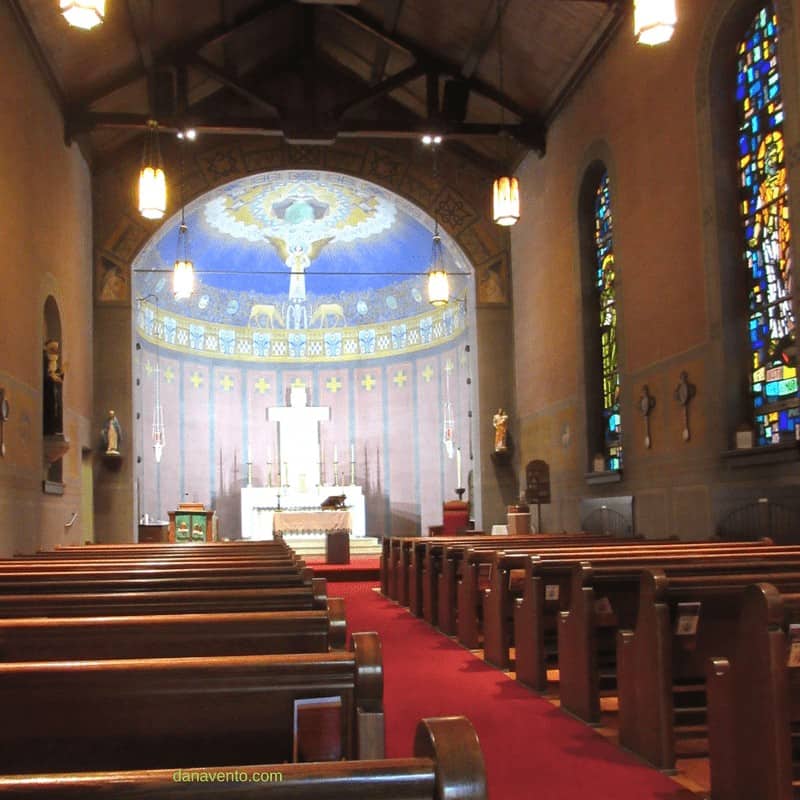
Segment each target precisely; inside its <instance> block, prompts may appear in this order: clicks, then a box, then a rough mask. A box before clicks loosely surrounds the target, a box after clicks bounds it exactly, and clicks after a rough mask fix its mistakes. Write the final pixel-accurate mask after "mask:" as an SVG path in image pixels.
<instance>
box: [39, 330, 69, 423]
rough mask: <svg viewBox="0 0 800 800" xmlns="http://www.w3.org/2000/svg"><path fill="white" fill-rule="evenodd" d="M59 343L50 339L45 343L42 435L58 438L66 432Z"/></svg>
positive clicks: (62, 371) (62, 372) (62, 373)
mask: <svg viewBox="0 0 800 800" xmlns="http://www.w3.org/2000/svg"><path fill="white" fill-rule="evenodd" d="M58 360H59V343H58V340H57V339H48V340H47V341H46V342H45V343H44V402H43V404H42V433H43V434H44V435H45V436H56V435H58V434H63V432H64V407H63V404H62V395H61V392H62V389H63V387H64V370H63V369H61V367H60V366H59V363H58Z"/></svg>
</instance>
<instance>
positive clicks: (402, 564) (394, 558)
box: [381, 531, 488, 605]
mask: <svg viewBox="0 0 800 800" xmlns="http://www.w3.org/2000/svg"><path fill="white" fill-rule="evenodd" d="M483 538H488V537H487V536H486V534H485V533H484V532H483V531H472V532H470V533H469V534H464V535H459V536H447V537H437V538H436V541H443V542H447V541H451V542H453V541H475V540H476V539H483ZM430 541H432V538H431V537H429V536H387V537H384V539H383V545H382V552H381V591H383V593H384V594H385V595H386V596H387V597H388V598H389V599H391V600H395V601H396V602H398V603H400V604H401V605H408V604H409V591H410V588H409V581H410V576H409V569H410V564H411V561H412V549H413V547H414V545H415V544H417V543H420V542H430ZM384 587H385V588H384Z"/></svg>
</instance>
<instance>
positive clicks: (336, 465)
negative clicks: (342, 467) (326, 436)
mask: <svg viewBox="0 0 800 800" xmlns="http://www.w3.org/2000/svg"><path fill="white" fill-rule="evenodd" d="M333 485H334V486H338V485H339V462H338V461H337V460H336V448H334V450H333Z"/></svg>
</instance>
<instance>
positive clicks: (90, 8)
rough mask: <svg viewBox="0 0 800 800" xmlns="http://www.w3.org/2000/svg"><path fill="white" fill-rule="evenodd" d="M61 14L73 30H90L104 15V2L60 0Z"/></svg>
mask: <svg viewBox="0 0 800 800" xmlns="http://www.w3.org/2000/svg"><path fill="white" fill-rule="evenodd" d="M59 5H60V8H61V14H62V16H63V17H64V19H65V20H66V21H67V22H69V24H70V25H72V26H73V27H74V28H83V29H84V30H87V31H88V30H91V29H92V28H94V27H95V26H96V25H100V23H102V22H103V19H104V18H105V15H106V0H60V2H59Z"/></svg>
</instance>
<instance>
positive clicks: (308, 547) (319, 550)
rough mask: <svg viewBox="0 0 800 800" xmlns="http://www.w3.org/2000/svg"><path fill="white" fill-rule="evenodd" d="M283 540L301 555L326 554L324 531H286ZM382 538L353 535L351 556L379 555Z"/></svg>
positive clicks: (351, 538)
mask: <svg viewBox="0 0 800 800" xmlns="http://www.w3.org/2000/svg"><path fill="white" fill-rule="evenodd" d="M283 541H284V542H286V544H288V545H289V547H291V548H292V550H294V552H295V553H297V555H298V556H300V557H305V556H324V555H325V534H324V533H285V534H283ZM380 554H381V540H380V539H377V538H375V537H374V536H351V537H350V556H351V558H352V557H353V556H379V555H380Z"/></svg>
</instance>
